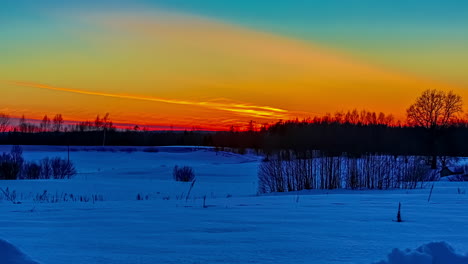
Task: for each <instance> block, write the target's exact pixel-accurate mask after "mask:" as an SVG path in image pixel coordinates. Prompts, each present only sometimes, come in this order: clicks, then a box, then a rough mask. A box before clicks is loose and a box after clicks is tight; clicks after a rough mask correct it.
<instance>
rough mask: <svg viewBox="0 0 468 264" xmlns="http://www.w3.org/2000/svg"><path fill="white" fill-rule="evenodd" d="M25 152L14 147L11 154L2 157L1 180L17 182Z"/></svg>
mask: <svg viewBox="0 0 468 264" xmlns="http://www.w3.org/2000/svg"><path fill="white" fill-rule="evenodd" d="M23 162H24V159H23V150H22V149H21V147H20V146H13V147H12V149H11V151H10V153H3V154H2V155H1V156H0V180H16V179H17V178H18V175H19V173H20V172H21V168H22V166H23Z"/></svg>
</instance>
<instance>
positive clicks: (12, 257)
mask: <svg viewBox="0 0 468 264" xmlns="http://www.w3.org/2000/svg"><path fill="white" fill-rule="evenodd" d="M0 263H2V264H39V263H38V262H35V261H32V260H31V259H30V258H29V257H28V256H26V255H24V254H23V253H22V252H21V251H20V250H19V249H17V248H16V247H15V246H13V245H12V244H10V243H8V242H6V241H5V240H2V239H0Z"/></svg>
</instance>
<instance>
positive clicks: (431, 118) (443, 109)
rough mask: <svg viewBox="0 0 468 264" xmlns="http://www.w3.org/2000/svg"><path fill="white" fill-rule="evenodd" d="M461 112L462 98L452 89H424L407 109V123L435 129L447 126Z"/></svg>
mask: <svg viewBox="0 0 468 264" xmlns="http://www.w3.org/2000/svg"><path fill="white" fill-rule="evenodd" d="M461 112H463V100H462V98H461V96H460V95H457V94H454V93H453V92H452V91H450V92H447V93H446V92H444V91H438V90H426V91H424V92H423V93H422V94H421V95H420V96H419V97H418V98H417V99H416V102H415V103H414V104H412V105H411V106H410V107H409V108H408V109H407V110H406V114H407V118H408V123H409V124H410V125H414V126H422V127H426V128H432V129H435V128H437V127H442V126H447V125H449V124H450V122H452V121H453V120H454V118H455V117H456V116H457V115H458V114H459V113H461Z"/></svg>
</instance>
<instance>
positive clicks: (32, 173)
mask: <svg viewBox="0 0 468 264" xmlns="http://www.w3.org/2000/svg"><path fill="white" fill-rule="evenodd" d="M22 176H23V179H29V180H37V179H40V178H41V165H39V164H37V163H35V162H25V163H24V165H23V169H22Z"/></svg>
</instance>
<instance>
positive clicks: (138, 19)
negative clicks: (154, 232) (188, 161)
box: [0, 0, 468, 129]
mask: <svg viewBox="0 0 468 264" xmlns="http://www.w3.org/2000/svg"><path fill="white" fill-rule="evenodd" d="M467 29H468V2H467V1H463V0H459V1H456V0H449V1H441V0H440V1H434V0H413V1H407V0H392V1H390V0H388V1H387V0H382V1H375V0H347V1H342V0H328V1H312V0H311V1H305V0H303V1H301V0H289V1H274V0H269V1H267V0H256V1H255V0H237V1H219V0H193V1H187V0H156V1H150V0H147V1H143V0H136V1H115V0H114V1H111V0H107V1H106V0H102V1H91V0H82V1H63V0H62V1H58V0H56V1H53V0H42V1H35V0H30V1H26V0H11V1H10V0H6V1H2V5H1V8H0V91H1V94H0V112H5V113H8V114H10V115H11V116H16V117H19V116H21V115H23V114H24V115H26V117H28V118H41V117H42V116H43V115H44V114H48V115H49V116H52V115H54V114H56V113H62V115H63V116H64V118H65V119H67V120H86V119H91V120H92V119H93V118H94V117H95V116H96V115H97V114H101V115H103V114H105V113H107V112H109V113H110V114H111V118H112V119H113V120H114V122H117V123H138V124H141V125H158V126H162V127H164V126H174V127H188V128H190V127H192V126H197V127H199V128H203V129H227V128H228V127H229V126H230V125H233V124H234V125H236V124H246V123H247V122H248V121H249V120H254V121H257V122H258V123H265V122H274V121H277V120H279V119H292V118H296V117H298V118H304V117H309V116H315V115H323V114H325V113H327V112H330V113H333V112H335V111H339V110H348V109H353V108H359V109H362V108H365V109H368V110H371V111H383V112H386V113H393V114H395V115H396V116H397V117H399V118H402V119H403V118H404V112H405V109H406V108H407V106H408V105H409V104H410V103H411V102H412V101H413V100H414V99H415V98H416V97H417V96H418V94H419V93H420V92H421V91H422V90H425V89H428V88H436V89H443V90H454V91H455V92H457V93H459V94H461V95H462V96H463V97H464V98H468V30H467ZM467 100H468V99H467Z"/></svg>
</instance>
